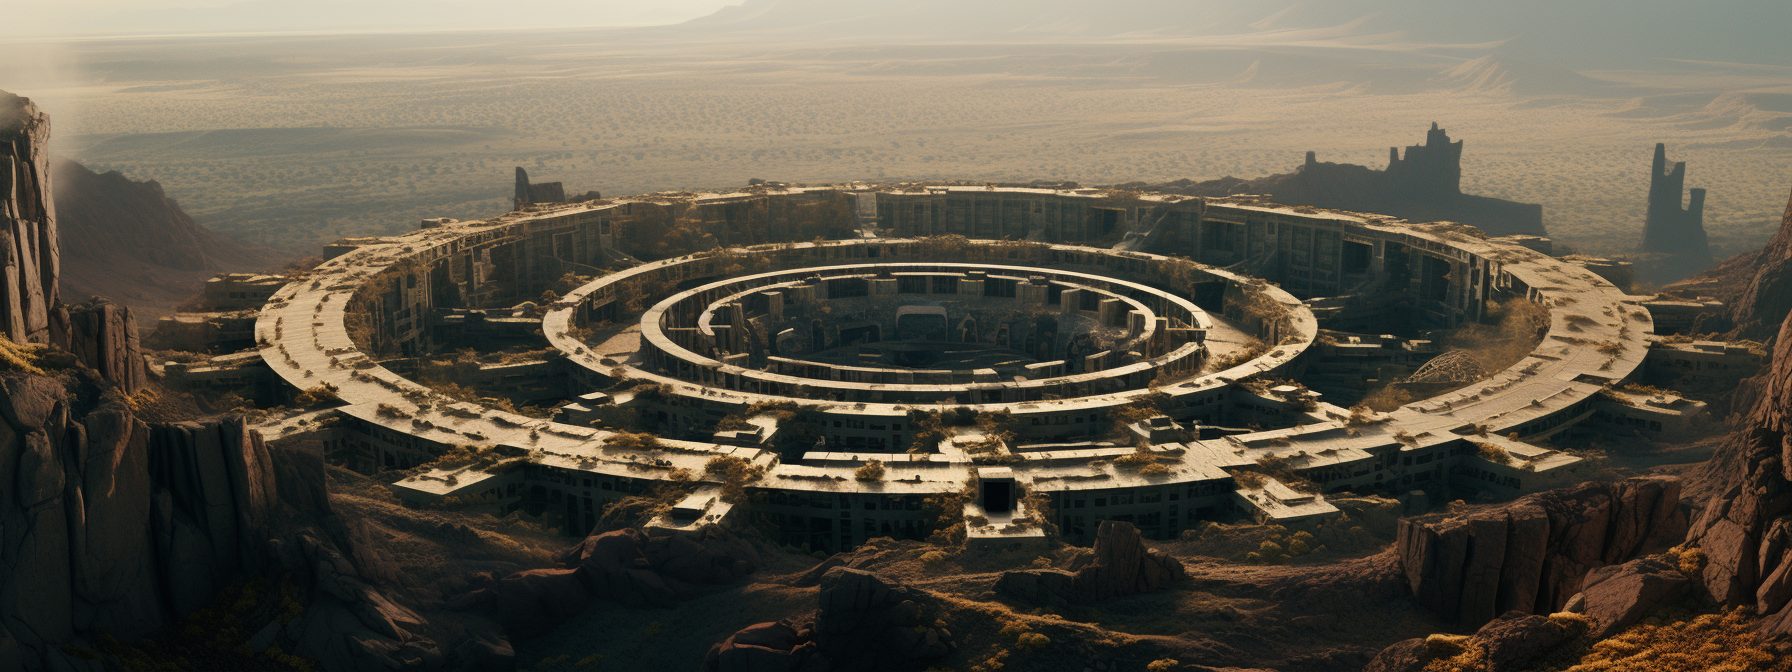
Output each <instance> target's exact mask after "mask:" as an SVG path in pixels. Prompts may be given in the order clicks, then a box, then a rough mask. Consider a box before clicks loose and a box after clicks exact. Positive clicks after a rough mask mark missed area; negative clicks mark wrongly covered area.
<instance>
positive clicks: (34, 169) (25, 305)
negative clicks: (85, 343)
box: [0, 91, 59, 343]
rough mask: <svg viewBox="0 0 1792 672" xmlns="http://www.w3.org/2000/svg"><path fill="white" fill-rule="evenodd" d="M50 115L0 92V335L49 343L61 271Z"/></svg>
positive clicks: (16, 339) (17, 97)
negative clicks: (52, 187) (52, 183)
mask: <svg viewBox="0 0 1792 672" xmlns="http://www.w3.org/2000/svg"><path fill="white" fill-rule="evenodd" d="M49 142H50V117H49V115H46V114H44V113H43V112H41V111H39V110H38V109H37V105H35V104H33V103H32V102H31V101H30V100H28V99H26V98H21V97H19V96H15V95H13V94H10V93H7V92H5V91H0V336H5V337H6V338H9V339H11V340H12V341H13V342H15V343H26V342H31V343H48V342H50V336H51V328H52V326H53V325H52V323H51V319H52V313H53V312H54V311H55V308H56V305H57V303H58V300H57V290H56V288H57V284H56V283H57V276H58V273H59V270H58V269H59V266H58V263H59V262H58V255H57V244H58V238H57V235H56V206H55V203H54V202H53V201H52V200H51V197H50V193H51V192H50V149H49Z"/></svg>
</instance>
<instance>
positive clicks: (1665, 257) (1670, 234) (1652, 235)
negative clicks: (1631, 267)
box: [1637, 143, 1712, 284]
mask: <svg viewBox="0 0 1792 672" xmlns="http://www.w3.org/2000/svg"><path fill="white" fill-rule="evenodd" d="M1667 163H1668V150H1667V146H1666V145H1664V144H1661V143H1656V145H1655V165H1654V169H1653V170H1651V171H1650V172H1649V214H1648V218H1647V219H1646V220H1645V222H1644V224H1643V246H1642V249H1641V250H1639V251H1640V252H1641V253H1642V255H1641V258H1639V259H1638V260H1637V276H1638V277H1641V278H1642V279H1643V280H1647V281H1649V282H1654V283H1657V284H1666V283H1669V282H1673V281H1675V280H1679V279H1681V278H1684V277H1686V276H1689V275H1692V274H1694V273H1697V272H1699V271H1703V270H1705V269H1707V268H1711V265H1712V260H1711V245H1710V242H1709V241H1708V240H1706V237H1705V190H1704V189H1694V190H1692V195H1691V197H1690V199H1689V200H1688V202H1687V205H1686V207H1684V208H1682V207H1681V206H1680V195H1681V193H1683V192H1684V191H1685V190H1686V162H1685V161H1676V162H1675V163H1674V167H1673V169H1671V170H1670V169H1668V167H1667Z"/></svg>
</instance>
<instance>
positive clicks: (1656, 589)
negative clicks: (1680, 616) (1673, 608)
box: [1581, 558, 1692, 639]
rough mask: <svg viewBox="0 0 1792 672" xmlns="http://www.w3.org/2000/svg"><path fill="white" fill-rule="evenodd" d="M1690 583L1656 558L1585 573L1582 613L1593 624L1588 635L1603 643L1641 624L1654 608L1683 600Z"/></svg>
mask: <svg viewBox="0 0 1792 672" xmlns="http://www.w3.org/2000/svg"><path fill="white" fill-rule="evenodd" d="M1691 587H1692V580H1691V579H1688V578H1687V577H1686V575H1685V574H1682V573H1680V570H1679V569H1678V568H1676V567H1675V566H1674V565H1671V564H1668V563H1667V562H1664V561H1662V560H1660V559H1658V558H1638V559H1636V560H1632V561H1630V562H1626V563H1624V564H1622V565H1617V566H1612V567H1602V568H1599V569H1595V570H1593V571H1591V572H1588V573H1587V576H1586V579H1585V580H1584V581H1583V582H1582V588H1581V590H1582V593H1581V594H1582V596H1583V598H1584V600H1585V602H1584V604H1585V607H1584V611H1582V613H1584V614H1586V615H1587V616H1589V617H1591V618H1592V619H1593V620H1594V621H1595V622H1596V623H1597V624H1596V625H1595V626H1593V630H1592V632H1591V633H1590V635H1591V636H1592V637H1593V638H1594V639H1604V638H1606V637H1610V636H1612V635H1615V634H1618V632H1619V631H1620V630H1623V629H1624V628H1626V627H1629V626H1630V625H1631V624H1632V623H1635V622H1637V621H1639V620H1642V618H1643V617H1644V616H1647V615H1648V614H1649V612H1652V611H1655V610H1656V609H1657V608H1659V607H1661V606H1663V605H1666V604H1671V603H1673V602H1678V601H1679V600H1681V599H1682V598H1684V597H1686V595H1687V592H1688V589H1690V588H1691Z"/></svg>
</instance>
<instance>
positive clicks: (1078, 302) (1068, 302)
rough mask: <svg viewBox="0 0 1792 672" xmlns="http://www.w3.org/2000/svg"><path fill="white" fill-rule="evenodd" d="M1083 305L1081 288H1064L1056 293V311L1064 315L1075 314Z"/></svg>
mask: <svg viewBox="0 0 1792 672" xmlns="http://www.w3.org/2000/svg"><path fill="white" fill-rule="evenodd" d="M1082 305H1083V290H1080V289H1066V290H1064V292H1063V293H1062V294H1059V295H1058V312H1059V313H1061V314H1064V315H1075V314H1076V312H1077V310H1078V309H1079V308H1080V307H1081V306H1082Z"/></svg>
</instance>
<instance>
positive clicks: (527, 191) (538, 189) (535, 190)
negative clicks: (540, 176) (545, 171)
mask: <svg viewBox="0 0 1792 672" xmlns="http://www.w3.org/2000/svg"><path fill="white" fill-rule="evenodd" d="M565 202H566V189H565V188H564V187H561V186H560V183H559V182H543V183H541V184H530V183H529V171H527V170H523V167H522V166H517V167H516V207H517V208H518V209H522V208H523V207H524V206H529V205H534V204H536V203H565Z"/></svg>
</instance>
